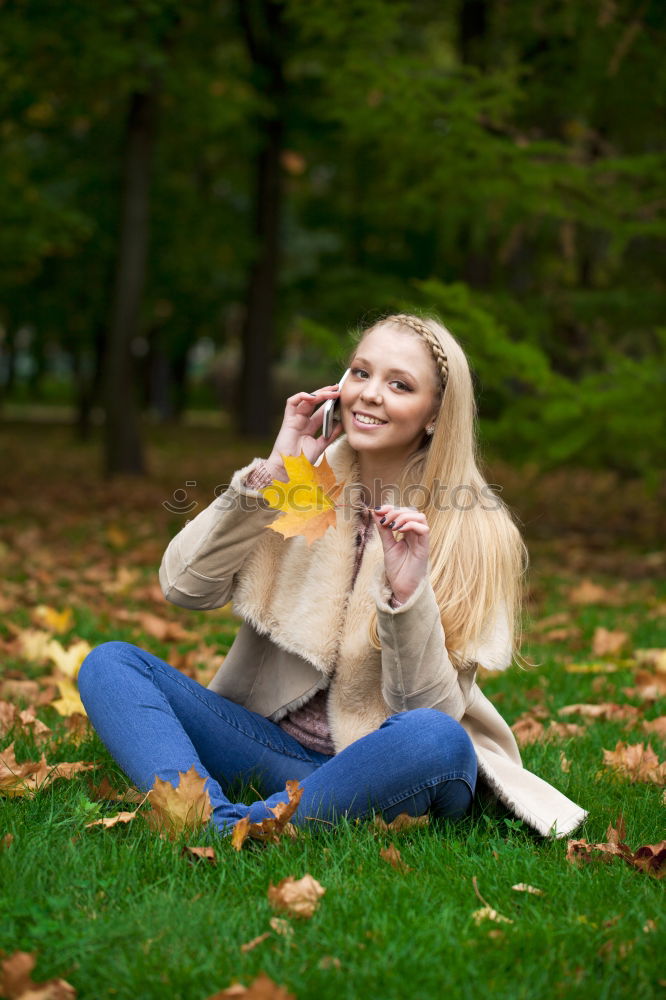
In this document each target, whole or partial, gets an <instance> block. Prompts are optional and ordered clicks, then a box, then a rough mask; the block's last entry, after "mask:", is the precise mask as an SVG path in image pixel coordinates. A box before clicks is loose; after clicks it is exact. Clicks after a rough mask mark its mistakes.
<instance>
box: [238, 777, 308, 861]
mask: <svg viewBox="0 0 666 1000" xmlns="http://www.w3.org/2000/svg"><path fill="white" fill-rule="evenodd" d="M285 787H286V789H287V795H288V797H289V801H288V802H278V804H277V805H276V806H274V807H269V808H270V811H271V812H272V813H273V815H274V817H275V819H262V820H261V822H260V823H251V822H250V820H249V818H248V817H247V816H244V817H243V818H242V819H239V820H238V822H237V823H236V825H235V826H234V832H233V833H232V835H231V844H232V846H233V847H235V848H236V850H237V851H240V849H241V848H242V846H243V844H244V843H245V841H246V840H247V838H248V837H250V838H252V839H253V840H261V841H263V842H264V843H270V844H277V843H279V841H280V838H281V837H284V836H287V837H290V838H291V839H292V840H293V839H294V838H295V837H296V836H297V834H296V830H295V828H294V827H293V826H292V824H291V823H290V822H289V821H290V820H291V817H292V816H293V815H294V813H295V812H296V810H297V809H298V804H299V802H300V801H301V796H302V795H303V789H302V788H301V787H299V783H298V781H288V782H287V783H286V786H285Z"/></svg>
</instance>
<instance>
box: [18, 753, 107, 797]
mask: <svg viewBox="0 0 666 1000" xmlns="http://www.w3.org/2000/svg"><path fill="white" fill-rule="evenodd" d="M94 766H95V765H94V764H84V763H83V762H81V761H74V762H72V763H69V762H67V761H61V762H60V763H58V764H48V763H47V762H46V757H45V756H44V754H42V756H41V758H40V759H39V760H27V761H23V763H21V764H19V763H18V761H17V760H16V756H15V755H14V744H13V743H10V744H9V746H8V747H5V749H4V750H0V794H2V795H9V796H13V797H19V796H23V795H25V796H27V797H28V798H31V797H32V796H33V795H35V793H36V792H38V791H41V790H42V789H43V788H47V787H48V786H49V785H51V784H53V782H54V781H56V780H57V779H58V778H72V777H73V776H74V775H75V774H78V773H79V772H80V771H90V770H91V769H92V768H93V767H94Z"/></svg>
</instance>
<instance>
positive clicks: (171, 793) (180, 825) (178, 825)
mask: <svg viewBox="0 0 666 1000" xmlns="http://www.w3.org/2000/svg"><path fill="white" fill-rule="evenodd" d="M178 777H179V778H180V782H179V784H178V785H177V786H176V787H174V786H173V785H172V784H171V782H170V781H162V779H161V778H155V782H154V784H153V787H152V788H151V790H150V792H149V793H148V802H149V805H150V809H149V810H148V811H147V812H144V813H143V817H144V819H145V820H146V822H147V823H148V825H149V826H150V827H151V829H153V830H155V831H156V832H157V833H159V834H160V835H161V836H167V837H169V839H170V840H175V838H176V837H178V836H179V835H180V834H181V833H183V832H184V831H188V832H190V831H192V830H196V829H198V828H199V827H201V826H203V825H204V824H205V823H207V822H208V820H209V819H210V817H211V815H212V812H213V808H212V806H211V803H210V796H209V794H208V791H207V790H206V788H205V784H206V779H205V778H203V777H201V775H200V774H198V773H197V769H196V768H195V766H194V764H193V765H192V767H191V768H190V769H189V771H179V772H178Z"/></svg>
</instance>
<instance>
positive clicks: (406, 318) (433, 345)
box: [384, 313, 449, 394]
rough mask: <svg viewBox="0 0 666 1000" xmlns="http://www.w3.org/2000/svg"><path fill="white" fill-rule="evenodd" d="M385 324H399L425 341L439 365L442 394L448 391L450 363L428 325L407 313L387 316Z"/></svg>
mask: <svg viewBox="0 0 666 1000" xmlns="http://www.w3.org/2000/svg"><path fill="white" fill-rule="evenodd" d="M384 322H385V323H399V324H400V325H401V326H407V327H409V329H410V330H413V331H414V333H416V334H418V336H419V337H420V338H421V339H422V340H425V342H426V344H427V345H428V347H429V348H430V353H431V354H432V356H433V358H434V359H435V364H436V365H437V370H438V371H439V377H440V379H441V383H442V394H443V393H444V390H445V389H446V383H447V382H448V379H449V362H448V358H447V357H446V354H445V353H444V350H443V349H442V345H441V344H440V342H439V340H438V339H437V337H436V336H435V335H434V333H433V332H432V330H431V329H430V328H429V326H428V325H427V323H425V322H424V321H423V320H422V319H419V317H418V316H410V315H409V314H407V313H398V314H396V315H395V316H387V317H386V319H385V320H384Z"/></svg>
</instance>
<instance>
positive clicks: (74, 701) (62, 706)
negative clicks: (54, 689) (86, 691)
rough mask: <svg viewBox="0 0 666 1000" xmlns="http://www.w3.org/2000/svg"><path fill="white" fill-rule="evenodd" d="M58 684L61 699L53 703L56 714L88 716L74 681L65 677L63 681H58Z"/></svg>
mask: <svg viewBox="0 0 666 1000" xmlns="http://www.w3.org/2000/svg"><path fill="white" fill-rule="evenodd" d="M56 684H57V685H58V689H59V691H60V697H59V698H56V700H55V701H52V702H51V704H52V705H53V707H54V708H55V710H56V712H58V713H59V714H60V715H76V714H77V713H78V714H79V715H86V714H87V713H86V710H85V708H84V707H83V702H82V701H81V697H80V695H79V692H78V689H77V687H76V685H75V683H74V681H71V680H70V679H69V677H63V678H62V680H57V681H56Z"/></svg>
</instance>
